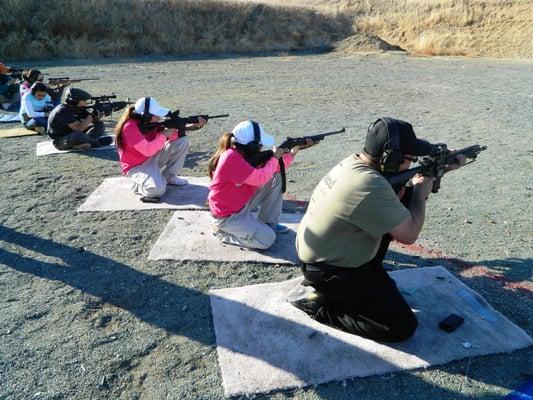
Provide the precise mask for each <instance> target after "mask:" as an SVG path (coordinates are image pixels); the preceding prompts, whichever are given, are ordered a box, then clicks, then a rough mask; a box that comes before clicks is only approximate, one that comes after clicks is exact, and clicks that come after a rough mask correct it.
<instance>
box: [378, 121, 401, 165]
mask: <svg viewBox="0 0 533 400" xmlns="http://www.w3.org/2000/svg"><path fill="white" fill-rule="evenodd" d="M378 121H382V122H383V123H384V124H385V129H386V130H387V142H386V143H385V145H384V146H383V154H382V155H381V158H380V160H379V164H380V168H381V172H382V173H383V174H385V175H386V174H395V173H396V172H398V170H399V169H400V166H401V165H402V163H403V153H402V151H401V150H400V128H399V127H398V123H397V122H396V120H395V119H394V118H380V119H378V120H377V121H376V122H378ZM376 122H374V124H375V123H376Z"/></svg>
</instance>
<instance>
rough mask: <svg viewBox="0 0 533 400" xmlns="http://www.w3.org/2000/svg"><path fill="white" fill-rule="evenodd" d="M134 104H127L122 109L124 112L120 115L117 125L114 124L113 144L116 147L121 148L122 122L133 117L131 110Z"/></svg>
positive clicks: (133, 108)
mask: <svg viewBox="0 0 533 400" xmlns="http://www.w3.org/2000/svg"><path fill="white" fill-rule="evenodd" d="M134 110H135V106H129V107H128V108H126V109H125V110H124V113H122V115H121V116H120V118H119V120H118V122H117V126H115V144H116V146H117V147H118V148H122V128H124V124H125V123H126V122H128V121H129V120H130V119H131V118H133V111H134Z"/></svg>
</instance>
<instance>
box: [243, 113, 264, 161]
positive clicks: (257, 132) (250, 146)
mask: <svg viewBox="0 0 533 400" xmlns="http://www.w3.org/2000/svg"><path fill="white" fill-rule="evenodd" d="M250 122H251V123H252V127H253V128H254V140H253V141H251V142H249V143H247V144H246V154H248V155H254V154H257V153H259V151H261V129H260V128H259V124H258V123H257V122H255V121H250Z"/></svg>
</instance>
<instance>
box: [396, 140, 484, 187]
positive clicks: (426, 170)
mask: <svg viewBox="0 0 533 400" xmlns="http://www.w3.org/2000/svg"><path fill="white" fill-rule="evenodd" d="M484 150H487V146H480V145H478V144H475V145H473V146H468V147H465V148H464V149H460V150H455V151H449V150H448V147H447V146H446V145H445V144H442V143H440V144H436V145H434V151H433V153H432V154H431V155H429V156H427V157H424V158H423V159H422V160H420V162H419V164H420V165H419V166H417V167H415V168H411V169H408V170H405V171H402V172H398V173H397V174H393V175H388V176H386V179H387V181H389V183H390V184H391V185H392V187H393V188H394V189H395V190H399V189H400V188H401V187H403V186H404V185H405V184H406V183H407V182H409V181H410V180H411V178H413V177H414V176H415V175H422V176H430V177H434V178H435V182H433V189H432V190H431V192H432V193H437V192H438V191H439V188H440V180H441V178H442V177H443V175H444V174H445V173H446V172H447V166H448V165H450V164H454V163H456V162H457V156H459V155H463V156H464V157H465V158H467V159H470V160H472V161H470V162H468V163H466V164H471V163H473V162H474V161H475V160H476V157H477V156H478V155H479V153H481V152H482V151H484ZM466 164H465V165H466Z"/></svg>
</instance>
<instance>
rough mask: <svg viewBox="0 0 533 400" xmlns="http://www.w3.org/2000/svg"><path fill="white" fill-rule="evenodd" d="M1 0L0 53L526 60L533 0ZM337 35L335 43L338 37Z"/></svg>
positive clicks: (531, 49)
mask: <svg viewBox="0 0 533 400" xmlns="http://www.w3.org/2000/svg"><path fill="white" fill-rule="evenodd" d="M263 1H264V2H266V3H269V4H268V5H265V4H259V3H257V2H249V1H246V0H234V2H229V1H216V0H84V1H82V0H62V1H61V2H58V1H56V0H3V2H2V4H3V5H2V13H0V38H1V40H0V59H40V58H53V57H116V56H132V55H144V54H164V55H189V54H205V53H211V54H217V53H218V54H219V53H232V52H265V51H282V52H285V51H290V50H301V49H309V48H316V47H321V48H326V47H329V46H331V45H333V44H337V47H338V49H339V51H342V52H348V53H350V52H359V51H376V50H379V49H382V50H383V49H385V50H386V49H390V46H388V43H390V44H392V45H396V46H400V47H401V48H403V49H406V50H408V51H410V52H411V53H414V54H421V55H467V56H481V57H510V58H533V39H532V38H533V0H328V1H326V0H263ZM336 42H340V43H336Z"/></svg>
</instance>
